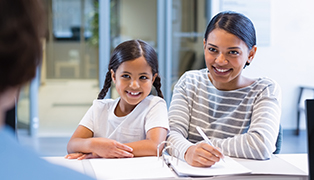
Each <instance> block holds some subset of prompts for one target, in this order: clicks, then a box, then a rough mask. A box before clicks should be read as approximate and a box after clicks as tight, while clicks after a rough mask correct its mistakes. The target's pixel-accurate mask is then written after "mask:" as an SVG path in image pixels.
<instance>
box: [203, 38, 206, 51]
mask: <svg viewBox="0 0 314 180" xmlns="http://www.w3.org/2000/svg"><path fill="white" fill-rule="evenodd" d="M203 46H204V50H205V48H206V40H205V38H204V39H203Z"/></svg>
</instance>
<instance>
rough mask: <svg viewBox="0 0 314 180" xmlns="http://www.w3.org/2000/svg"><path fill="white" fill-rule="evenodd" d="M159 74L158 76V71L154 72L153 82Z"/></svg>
mask: <svg viewBox="0 0 314 180" xmlns="http://www.w3.org/2000/svg"><path fill="white" fill-rule="evenodd" d="M157 76H158V74H157V73H155V74H154V76H153V80H152V84H154V82H155V79H156V77H157Z"/></svg>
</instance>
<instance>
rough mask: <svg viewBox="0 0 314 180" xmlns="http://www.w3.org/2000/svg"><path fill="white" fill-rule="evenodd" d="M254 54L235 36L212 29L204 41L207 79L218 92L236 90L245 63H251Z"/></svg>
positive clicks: (239, 84) (253, 50)
mask: <svg viewBox="0 0 314 180" xmlns="http://www.w3.org/2000/svg"><path fill="white" fill-rule="evenodd" d="M255 52H256V47H253V48H252V50H249V49H248V46H247V45H246V44H245V42H244V41H242V40H241V39H240V38H238V37H237V36H235V35H233V34H231V33H229V32H227V31H225V30H223V29H214V30H213V31H212V32H210V33H209V34H208V37H207V42H205V40H204V55H205V62H206V66H207V68H208V70H209V74H208V76H209V79H210V80H211V82H212V83H213V85H214V86H215V87H216V88H217V89H220V90H232V89H238V88H239V86H241V84H242V82H241V72H242V70H243V67H244V66H245V64H246V62H249V63H250V62H251V61H252V60H253V57H254V55H255Z"/></svg>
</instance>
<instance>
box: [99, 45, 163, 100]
mask: <svg viewBox="0 0 314 180" xmlns="http://www.w3.org/2000/svg"><path fill="white" fill-rule="evenodd" d="M141 56H143V57H144V58H145V59H146V61H147V63H148V64H149V66H150V67H151V68H152V73H153V75H154V74H156V73H157V74H158V75H157V77H156V78H155V81H154V83H153V86H154V87H155V89H156V91H157V94H158V96H159V97H161V98H164V96H163V94H162V92H161V89H160V87H161V82H160V76H159V72H158V59H157V53H156V51H155V50H154V48H153V47H151V46H150V45H149V44H147V43H146V42H144V41H141V40H130V41H125V42H123V43H121V44H119V45H118V46H117V47H116V48H115V49H114V50H113V53H112V55H111V58H110V62H109V65H108V72H107V74H106V79H105V83H104V87H103V88H102V90H101V91H100V93H99V94H98V99H104V97H105V96H106V94H107V92H108V89H109V88H110V86H111V82H112V79H111V73H110V70H111V69H112V70H113V71H114V72H116V71H117V69H118V67H119V66H120V64H122V63H123V62H125V61H130V60H134V59H137V58H139V57H141Z"/></svg>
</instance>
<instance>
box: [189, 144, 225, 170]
mask: <svg viewBox="0 0 314 180" xmlns="http://www.w3.org/2000/svg"><path fill="white" fill-rule="evenodd" d="M220 158H223V154H222V153H221V152H220V151H219V150H218V149H216V148H215V147H213V146H211V145H209V144H207V143H199V144H196V145H193V146H190V147H189V148H188V149H187V151H186V153H185V156H184V159H185V161H186V162H187V163H188V164H190V165H191V166H196V167H210V166H212V165H214V164H215V163H216V162H218V161H219V160H220Z"/></svg>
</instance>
